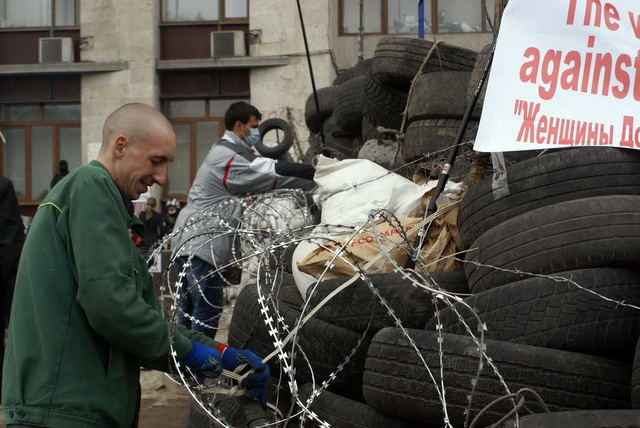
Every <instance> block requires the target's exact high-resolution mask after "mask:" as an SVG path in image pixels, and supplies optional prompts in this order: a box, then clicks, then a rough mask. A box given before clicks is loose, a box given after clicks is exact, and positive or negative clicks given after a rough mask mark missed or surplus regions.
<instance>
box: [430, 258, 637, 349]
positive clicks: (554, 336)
mask: <svg viewBox="0 0 640 428" xmlns="http://www.w3.org/2000/svg"><path fill="white" fill-rule="evenodd" d="M554 276H557V277H563V278H569V279H571V280H572V281H574V282H575V283H577V284H578V285H580V286H581V287H584V288H585V289H586V290H581V289H580V288H578V287H577V286H575V285H571V284H568V283H566V282H558V281H555V280H552V279H549V278H541V277H535V278H528V279H525V280H522V281H517V282H513V283H511V284H507V285H503V286H501V287H496V288H493V289H491V290H487V291H484V292H481V293H479V294H477V295H475V296H471V297H467V298H466V299H465V300H464V301H465V303H466V304H468V305H469V306H470V307H472V308H473V309H474V311H475V313H476V314H477V315H478V316H479V317H480V319H481V320H482V323H484V324H485V325H486V326H487V328H488V331H486V332H485V337H487V338H489V339H494V340H502V341H506V342H513V343H521V344H524V345H533V346H541V347H544V348H553V349H560V350H564V351H571V352H581V353H584V354H589V355H600V356H605V357H609V358H615V359H625V360H627V361H630V360H631V356H632V355H633V352H634V349H635V346H636V342H637V340H638V337H640V311H639V310H637V309H633V308H630V307H626V306H619V305H617V303H613V302H609V301H606V300H603V299H602V298H601V297H599V296H598V295H596V294H594V293H597V294H599V295H602V296H605V297H608V298H609V299H612V300H613V301H614V302H624V303H626V304H629V305H635V306H640V271H636V270H632V269H616V268H600V269H599V268H595V269H581V270H574V271H569V272H561V273H558V274H556V275H554ZM587 290H589V291H587ZM590 291H592V292H594V293H591V292H590ZM454 308H455V310H456V311H457V312H458V313H459V314H460V315H461V316H462V320H464V322H465V323H466V324H467V325H468V326H469V328H470V329H471V331H473V332H477V331H478V320H477V318H476V317H475V316H474V315H473V313H472V312H471V310H469V309H468V307H466V306H464V305H463V304H461V303H456V304H455V305H454ZM454 308H452V307H448V308H445V309H443V310H442V311H440V322H441V323H442V331H444V332H445V333H454V334H465V333H466V329H465V326H464V324H463V323H462V321H461V320H460V318H459V317H458V315H457V314H456V312H455V311H454ZM437 324H438V322H437V319H436V318H435V317H434V318H432V319H431V320H430V321H429V322H428V323H427V326H426V329H427V330H430V331H436V326H437Z"/></svg>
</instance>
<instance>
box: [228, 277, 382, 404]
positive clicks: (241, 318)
mask: <svg viewBox="0 0 640 428" xmlns="http://www.w3.org/2000/svg"><path fill="white" fill-rule="evenodd" d="M275 302H276V303H277V304H278V313H279V316H281V317H282V319H283V320H284V322H285V323H286V325H287V326H289V328H293V327H294V326H295V325H296V321H297V319H298V318H299V317H300V311H298V310H296V309H294V308H292V307H290V306H289V305H287V304H285V303H280V302H278V301H275ZM269 307H270V309H271V310H272V311H271V313H272V314H274V313H275V312H273V309H274V302H273V301H271V302H269ZM263 318H264V316H263V315H262V313H261V306H260V304H259V303H258V295H257V292H256V291H255V290H254V289H253V288H251V287H245V288H244V289H243V290H242V291H241V292H240V295H239V296H238V300H237V301H236V306H235V310H234V313H233V318H232V319H231V325H230V326H229V346H232V347H234V348H242V349H250V350H251V351H253V352H255V353H256V354H258V355H260V356H263V357H264V356H267V355H268V354H270V353H271V352H273V350H274V349H275V348H274V346H273V341H272V339H271V336H270V335H269V332H268V330H267V326H266V324H265V322H264V319H263ZM275 320H276V317H274V323H275V322H276V321H275ZM274 326H275V325H274ZM277 327H279V326H277ZM287 334H288V333H286V332H285V331H284V330H281V331H279V336H280V339H281V340H282V339H284V337H285V336H286V335H287ZM361 339H362V343H361V344H360V346H359V348H358V349H357V350H356V352H355V355H354V357H353V358H351V360H350V361H349V363H348V364H347V365H346V366H345V368H344V369H343V370H342V371H341V372H340V373H339V374H338V375H337V377H336V379H335V380H334V381H332V382H331V383H330V385H329V389H330V390H331V391H334V392H336V393H339V394H341V395H344V396H347V397H350V398H354V399H362V389H361V386H362V373H363V371H364V360H365V357H366V350H367V347H368V346H369V340H370V339H369V338H364V339H363V338H362V335H361V334H358V333H355V332H352V331H350V330H347V329H344V328H340V327H337V326H334V325H331V324H329V323H326V322H324V321H320V320H318V319H316V318H311V319H309V321H307V323H306V324H305V325H304V326H303V327H302V329H301V330H300V331H299V332H298V345H299V346H298V348H297V352H296V361H295V368H296V380H297V382H298V383H299V384H303V383H308V382H311V381H312V377H311V372H310V370H309V367H308V365H307V364H306V361H305V360H304V358H303V356H302V355H301V352H300V349H302V350H303V351H304V352H305V353H306V356H307V358H308V359H309V361H310V362H311V366H312V367H313V372H314V374H315V381H316V383H318V382H319V383H321V382H323V381H324V380H326V379H328V376H329V375H330V374H331V373H332V372H334V371H336V369H337V368H338V365H340V364H342V363H343V362H344V360H345V357H347V355H349V353H350V352H351V350H352V349H353V348H354V347H355V346H356V345H357V344H358V342H359V341H360V340H361ZM285 350H287V351H290V350H291V344H289V345H288V346H287V347H285ZM289 362H290V360H289ZM269 366H270V370H271V376H272V377H279V375H280V363H279V361H278V360H277V358H276V359H272V360H271V361H269ZM282 375H283V376H284V377H285V379H288V374H284V373H283V374H282Z"/></svg>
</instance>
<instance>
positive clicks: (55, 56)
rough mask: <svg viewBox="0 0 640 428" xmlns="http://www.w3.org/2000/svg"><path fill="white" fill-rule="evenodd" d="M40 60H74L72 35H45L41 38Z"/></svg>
mask: <svg viewBox="0 0 640 428" xmlns="http://www.w3.org/2000/svg"><path fill="white" fill-rule="evenodd" d="M39 52H40V55H39V58H40V62H41V63H43V62H73V61H74V55H73V39H72V38H71V37H44V38H41V39H40V50H39Z"/></svg>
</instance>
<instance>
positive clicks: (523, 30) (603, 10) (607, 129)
mask: <svg viewBox="0 0 640 428" xmlns="http://www.w3.org/2000/svg"><path fill="white" fill-rule="evenodd" d="M639 102H640V1H638V0H607V1H605V0H535V1H531V0H510V1H509V4H508V6H507V8H506V9H505V12H504V15H503V19H502V23H501V26H500V33H499V36H498V43H497V46H496V53H495V57H494V61H493V66H492V68H491V74H490V77H489V86H488V88H487V94H486V97H485V101H484V107H483V112H482V118H481V120H480V128H479V130H478V135H477V138H476V142H475V145H474V150H476V151H480V152H503V151H504V152H506V151H515V150H531V149H546V148H561V147H570V146H575V147H590V146H606V147H626V148H633V149H640V104H639Z"/></svg>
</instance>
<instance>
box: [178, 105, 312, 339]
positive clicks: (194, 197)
mask: <svg viewBox="0 0 640 428" xmlns="http://www.w3.org/2000/svg"><path fill="white" fill-rule="evenodd" d="M261 119H262V115H261V113H260V111H259V110H258V109H257V108H255V107H254V106H252V105H251V104H247V103H245V102H242V101H240V102H236V103H233V104H231V106H229V108H228V109H227V111H226V113H225V116H224V123H225V127H226V131H225V133H224V135H223V136H222V138H221V139H220V140H219V141H218V142H217V143H216V144H214V145H213V146H212V147H211V150H210V151H209V153H208V154H207V157H206V158H205V160H204V161H203V163H202V165H201V166H200V169H198V173H197V174H196V178H195V180H194V182H193V185H192V186H191V189H190V190H189V196H188V200H187V205H186V206H185V207H184V208H183V209H182V211H180V215H178V219H177V221H176V225H175V229H174V230H176V231H179V233H177V234H176V236H175V237H174V238H173V239H172V243H171V245H172V247H173V249H174V252H176V254H177V255H178V256H179V258H178V259H177V263H176V266H177V268H178V271H179V272H181V271H182V270H183V269H184V266H185V263H187V262H190V266H187V267H186V279H187V284H186V285H183V287H182V290H184V289H188V290H190V291H189V292H187V293H185V294H184V295H183V296H182V303H181V315H180V317H179V322H180V323H182V324H183V325H185V326H187V327H189V328H193V329H194V330H199V331H202V332H204V333H205V334H207V335H208V336H209V337H212V338H213V337H215V334H216V329H217V327H218V317H219V316H220V313H221V309H222V306H223V303H224V302H223V298H224V294H223V286H224V279H223V277H222V273H221V272H220V271H216V270H217V268H216V266H224V265H225V264H227V263H229V262H230V261H231V260H232V258H233V254H232V244H233V234H229V233H226V234H221V235H220V236H215V237H213V239H212V236H211V235H210V234H203V233H202V231H199V230H197V229H196V228H193V227H191V228H183V226H184V225H185V224H187V223H188V221H189V218H190V217H192V216H197V215H199V214H201V213H202V212H203V211H206V210H211V209H213V208H214V207H216V208H218V209H224V208H220V207H224V202H225V201H227V200H229V199H231V198H233V197H244V196H246V195H247V194H256V193H262V192H267V191H270V190H273V189H304V190H310V189H312V188H313V187H315V182H314V181H313V175H314V173H315V169H314V168H313V167H312V166H311V165H307V164H301V163H293V162H285V161H276V160H274V159H269V158H265V157H262V156H258V155H256V154H254V152H253V151H252V149H251V148H252V147H253V146H255V145H256V144H257V143H258V141H260V131H259V130H258V125H259V124H260V120H261ZM221 214H222V216H223V217H226V218H229V219H230V221H231V218H232V214H231V213H228V214H229V215H227V213H221ZM214 271H216V272H215V273H214V274H212V275H209V273H210V272H214ZM191 290H192V291H191ZM192 318H195V319H196V320H199V321H201V323H202V324H201V323H194V322H193V320H192ZM203 324H204V325H203Z"/></svg>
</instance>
